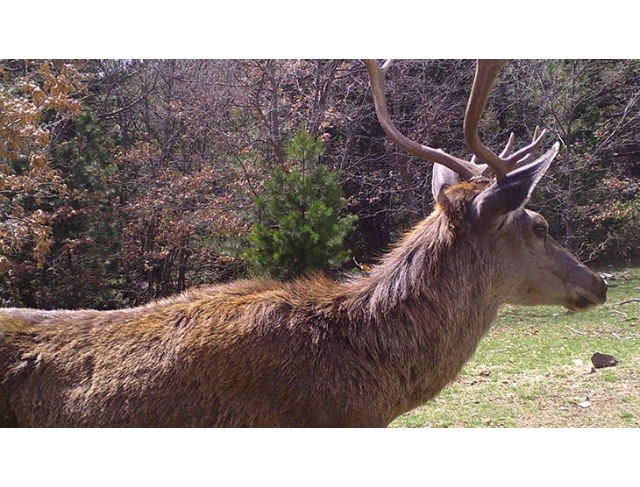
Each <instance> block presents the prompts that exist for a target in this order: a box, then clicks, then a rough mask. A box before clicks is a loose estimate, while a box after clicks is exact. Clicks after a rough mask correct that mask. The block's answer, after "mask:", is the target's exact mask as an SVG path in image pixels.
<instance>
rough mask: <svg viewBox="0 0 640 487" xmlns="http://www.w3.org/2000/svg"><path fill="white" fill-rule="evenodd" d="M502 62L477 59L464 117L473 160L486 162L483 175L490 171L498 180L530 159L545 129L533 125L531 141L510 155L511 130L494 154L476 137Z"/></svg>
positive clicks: (465, 136) (467, 140)
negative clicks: (502, 146) (497, 151)
mask: <svg viewBox="0 0 640 487" xmlns="http://www.w3.org/2000/svg"><path fill="white" fill-rule="evenodd" d="M505 63H506V61H504V60H497V59H496V60H482V59H480V60H478V66H477V68H476V76H475V79H474V80H473V87H472V89H471V95H470V96H469V103H468V104H467V111H466V113H465V117H464V139H465V142H466V143H467V145H468V146H469V148H470V149H471V151H472V152H473V154H474V156H473V159H472V161H473V162H475V161H476V159H479V160H481V161H484V162H486V164H487V167H485V168H483V170H482V174H483V175H488V174H489V173H490V172H491V171H493V172H494V173H495V174H496V177H497V178H498V179H502V178H503V177H504V176H505V175H506V174H508V173H509V172H511V171H512V170H513V169H515V168H516V167H519V166H522V165H523V164H525V163H526V162H527V161H529V160H530V158H531V157H530V156H531V155H532V154H533V152H535V151H536V150H537V149H538V147H540V144H541V142H542V137H544V135H545V133H546V130H543V131H542V132H540V128H539V127H536V130H535V132H534V135H533V142H532V143H531V144H529V145H527V146H525V147H523V148H522V149H520V150H518V151H516V152H514V153H513V154H511V151H512V150H513V142H514V134H513V133H512V134H511V135H510V137H509V141H508V142H507V145H506V146H505V148H504V149H503V151H502V152H501V153H500V155H497V154H495V153H494V152H493V151H491V150H490V149H489V148H487V147H486V146H485V145H484V144H483V143H482V142H481V141H480V138H479V137H478V125H479V124H480V118H481V117H482V113H483V112H484V108H485V106H486V103H487V99H488V98H489V93H490V92H491V88H492V87H493V84H494V82H495V80H496V78H497V77H498V74H500V71H501V70H502V67H503V66H504V65H505Z"/></svg>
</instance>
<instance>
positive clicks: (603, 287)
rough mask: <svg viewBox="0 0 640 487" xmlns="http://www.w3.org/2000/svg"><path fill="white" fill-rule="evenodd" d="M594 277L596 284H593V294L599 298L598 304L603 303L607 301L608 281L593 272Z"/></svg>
mask: <svg viewBox="0 0 640 487" xmlns="http://www.w3.org/2000/svg"><path fill="white" fill-rule="evenodd" d="M594 275H595V277H596V285H595V286H594V295H595V296H596V297H597V298H599V299H600V302H599V303H598V304H604V303H605V302H606V301H607V289H609V283H608V282H607V280H606V279H605V278H604V277H603V276H602V274H601V275H597V274H594Z"/></svg>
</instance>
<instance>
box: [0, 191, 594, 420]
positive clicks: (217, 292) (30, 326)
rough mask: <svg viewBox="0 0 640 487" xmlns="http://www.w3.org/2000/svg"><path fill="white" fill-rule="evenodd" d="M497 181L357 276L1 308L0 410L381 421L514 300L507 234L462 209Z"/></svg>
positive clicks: (454, 198) (455, 202) (443, 371)
mask: <svg viewBox="0 0 640 487" xmlns="http://www.w3.org/2000/svg"><path fill="white" fill-rule="evenodd" d="M487 186H488V183H486V182H475V183H463V184H462V185H458V186H455V187H452V188H451V189H450V190H448V192H447V193H448V199H447V200H446V202H445V203H446V204H445V205H440V207H439V208H438V209H437V210H436V211H435V212H434V214H432V215H431V216H430V217H428V218H427V219H425V220H424V221H423V222H422V223H420V224H419V225H417V226H416V228H414V229H413V230H412V231H411V232H410V233H409V234H407V235H406V236H405V238H404V239H403V240H402V241H401V242H400V243H399V244H398V246H397V247H396V248H395V249H394V250H393V251H392V252H391V253H390V254H389V255H388V256H387V257H386V258H385V259H384V260H383V261H382V262H381V263H380V265H379V266H376V267H374V269H373V270H372V272H371V274H370V275H368V276H361V277H357V278H354V279H353V280H351V281H347V282H343V283H338V282H333V281H330V280H328V279H325V278H322V277H319V276H318V277H314V278H311V279H307V280H301V281H296V282H293V283H282V282H277V281H271V280H261V281H240V282H236V283H232V284H228V285H223V286H214V287H208V288H202V289H197V290H192V291H188V292H186V293H185V294H183V295H181V296H178V297H176V298H173V299H167V300H163V301H159V302H156V303H152V304H150V305H147V306H143V307H139V308H135V309H130V310H121V311H107V312H99V311H36V310H19V309H9V310H2V311H0V377H1V378H2V380H1V383H0V421H1V422H3V423H4V425H7V426H16V425H21V426H174V427H175V426H299V427H304V426H325V427H328V426H386V425H387V424H388V423H390V422H391V421H392V420H393V419H394V418H396V417H397V416H399V415H400V414H402V413H404V412H406V411H409V410H411V409H412V408H414V407H416V406H418V405H420V404H423V403H424V402H426V401H427V400H429V399H430V398H432V397H433V396H435V395H436V394H437V393H438V392H439V391H440V390H441V389H442V388H443V387H444V386H445V385H446V384H447V383H449V382H450V381H451V380H453V379H454V378H455V376H456V375H457V374H458V372H459V371H460V369H461V368H462V366H463V365H464V363H465V362H466V361H467V360H468V359H469V358H470V357H471V356H472V354H473V352H474V350H475V348H476V346H477V344H478V342H479V341H480V339H481V338H482V336H483V335H484V334H485V333H486V332H487V331H488V329H489V327H490V325H491V322H492V321H493V320H494V319H495V317H496V314H497V311H498V309H499V307H500V305H501V304H503V303H505V302H510V301H512V294H513V292H512V288H513V286H515V285H516V283H514V282H513V278H512V277H510V276H509V275H506V274H505V271H507V270H508V266H506V267H505V266H504V264H503V256H501V255H499V254H500V252H499V247H498V248H497V249H498V251H497V252H496V251H493V252H492V251H491V250H492V249H496V248H494V247H492V246H487V245H486V238H484V237H483V238H481V237H478V236H476V229H474V228H473V225H469V224H468V223H467V213H468V211H469V210H468V208H469V204H470V203H471V202H472V201H473V200H474V198H475V197H476V196H477V195H478V194H479V193H480V192H481V191H482V190H483V189H485V188H486V187H487ZM526 215H527V213H526V212H525V210H521V215H520V217H521V218H523V217H525V216H526ZM511 218H512V219H513V217H511ZM500 237H503V238H504V236H503V235H501V233H496V235H495V237H494V238H500ZM576 262H577V261H576ZM478 276H483V278H482V279H478ZM585 276H586V277H587V278H592V279H593V281H594V282H597V280H598V279H599V278H597V276H593V277H591V276H592V275H591V274H590V273H589V271H586V270H585ZM517 279H519V278H517ZM603 289H604V287H603Z"/></svg>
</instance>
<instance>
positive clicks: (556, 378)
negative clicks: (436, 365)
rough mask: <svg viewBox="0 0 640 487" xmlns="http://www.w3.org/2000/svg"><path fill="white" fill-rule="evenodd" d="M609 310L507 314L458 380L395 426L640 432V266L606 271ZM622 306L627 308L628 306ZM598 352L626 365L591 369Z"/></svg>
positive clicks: (548, 309)
mask: <svg viewBox="0 0 640 487" xmlns="http://www.w3.org/2000/svg"><path fill="white" fill-rule="evenodd" d="M606 272H607V273H610V274H613V276H614V277H613V279H611V280H610V281H609V284H610V289H609V291H608V294H607V304H605V305H604V306H601V307H599V308H596V309H595V310H593V311H589V312H586V313H579V314H577V313H570V312H567V311H566V310H564V308H559V307H530V308H528V307H515V306H514V307H511V306H506V307H505V308H503V309H502V311H501V313H500V316H499V318H498V321H497V322H496V323H495V324H494V326H493V328H492V330H491V331H490V332H489V334H488V335H487V336H486V337H485V339H484V340H483V341H482V342H481V343H480V346H479V347H478V350H477V351H476V354H475V356H474V358H473V359H472V360H471V361H469V362H468V363H467V365H466V366H465V368H464V369H463V370H462V372H461V374H460V375H459V377H458V378H457V379H456V380H455V381H454V382H453V383H452V384H450V385H449V387H447V388H446V389H444V390H443V391H442V392H441V393H440V395H439V396H438V397H436V398H435V399H434V400H433V401H431V402H429V403H427V404H426V405H424V406H421V407H419V408H417V409H415V410H413V411H411V412H409V413H407V414H405V415H403V416H401V417H399V418H397V419H396V420H395V421H394V422H393V423H392V424H391V427H412V428H422V427H435V428H447V427H468V428H477V427H509V428H515V427H550V428H555V427H635V428H637V427H640V302H638V301H631V302H626V303H624V302H625V301H628V300H634V299H639V298H640V267H624V268H614V269H611V268H610V269H607V270H606ZM621 303H622V304H621ZM595 352H601V353H606V354H609V355H613V356H614V357H616V358H617V359H619V360H620V363H619V364H618V365H617V366H615V367H609V368H604V369H592V364H591V356H592V355H593V354H594V353H595Z"/></svg>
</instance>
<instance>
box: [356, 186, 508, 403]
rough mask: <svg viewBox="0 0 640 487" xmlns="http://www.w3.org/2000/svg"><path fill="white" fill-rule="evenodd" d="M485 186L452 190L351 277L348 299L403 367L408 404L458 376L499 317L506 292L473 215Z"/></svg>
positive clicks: (401, 399) (402, 399)
mask: <svg viewBox="0 0 640 487" xmlns="http://www.w3.org/2000/svg"><path fill="white" fill-rule="evenodd" d="M485 186H486V183H485V182H475V183H463V184H461V185H457V186H456V187H454V188H451V189H450V190H448V192H447V195H446V196H447V197H446V199H445V200H444V201H443V202H442V203H441V204H440V205H439V207H438V208H437V209H436V211H435V212H434V213H433V214H432V215H431V216H430V217H428V218H427V219H425V220H424V221H423V222H421V223H420V224H418V225H417V226H416V227H415V228H414V229H413V230H412V231H411V232H410V233H409V234H407V235H406V236H405V238H404V239H403V240H402V241H401V242H400V243H399V245H398V246H397V247H396V248H395V249H393V250H392V251H391V252H390V253H389V254H388V255H387V256H386V257H385V258H384V259H383V261H382V262H381V263H380V265H378V266H376V267H375V268H374V269H373V270H372V272H371V275H370V276H369V277H367V278H364V279H362V280H360V281H357V282H355V283H352V284H351V288H350V291H351V292H352V294H351V298H350V303H349V304H350V306H349V307H350V308H351V309H352V310H360V311H361V312H363V313H364V314H365V319H364V321H365V322H367V321H368V322H369V323H371V325H372V327H373V328H375V329H377V331H378V333H379V336H381V337H382V340H383V341H384V342H383V343H377V344H376V343H374V344H371V343H370V344H369V345H370V346H373V347H374V348H377V351H376V352H377V355H380V356H383V357H386V358H387V360H388V362H389V364H390V370H394V371H396V372H397V381H398V384H397V394H398V400H397V403H398V404H397V407H398V410H402V412H404V411H407V410H409V409H411V408H413V407H416V406H417V405H420V404H422V403H424V402H425V401H426V400H428V399H430V398H431V397H433V396H434V395H436V394H437V393H438V392H439V391H440V389H441V388H442V387H444V386H445V385H446V384H447V383H448V382H450V381H451V380H453V379H454V378H455V376H456V375H457V374H458V372H459V371H460V369H461V368H462V366H463V365H464V363H465V362H466V361H467V360H468V359H469V358H470V357H471V356H472V355H473V353H474V351H475V349H476V346H477V344H478V342H479V341H480V339H481V338H482V337H483V336H484V335H485V334H486V332H487V331H488V329H489V327H490V325H491V323H492V322H493V321H494V320H495V318H496V315H497V311H498V308H499V306H500V304H501V300H500V298H499V296H497V295H496V292H495V290H493V289H492V286H491V281H492V279H491V277H492V276H491V269H490V265H491V257H490V255H489V253H488V251H487V249H486V248H478V245H477V241H476V240H475V239H474V237H473V234H472V230H471V228H470V223H469V221H468V217H467V208H468V207H469V204H470V202H471V201H472V199H473V198H474V197H475V196H476V195H477V194H478V193H479V192H480V191H481V190H482V189H483V188H484V187H485ZM480 276H485V277H484V278H479V277H480ZM356 321H359V320H356ZM367 335H369V334H367ZM371 335H374V334H373V333H372V334H371ZM389 390H393V388H390V389H389ZM394 413H397V411H394Z"/></svg>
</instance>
